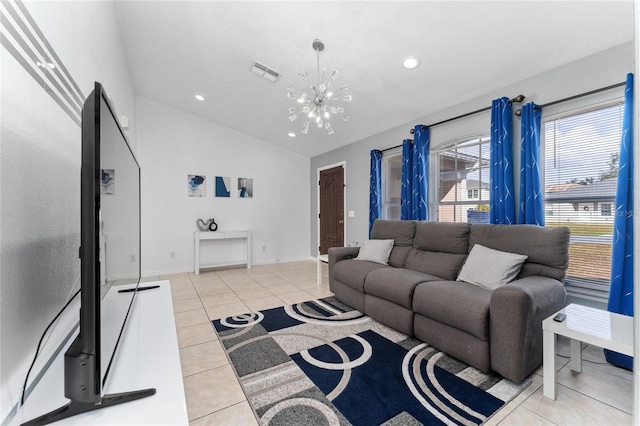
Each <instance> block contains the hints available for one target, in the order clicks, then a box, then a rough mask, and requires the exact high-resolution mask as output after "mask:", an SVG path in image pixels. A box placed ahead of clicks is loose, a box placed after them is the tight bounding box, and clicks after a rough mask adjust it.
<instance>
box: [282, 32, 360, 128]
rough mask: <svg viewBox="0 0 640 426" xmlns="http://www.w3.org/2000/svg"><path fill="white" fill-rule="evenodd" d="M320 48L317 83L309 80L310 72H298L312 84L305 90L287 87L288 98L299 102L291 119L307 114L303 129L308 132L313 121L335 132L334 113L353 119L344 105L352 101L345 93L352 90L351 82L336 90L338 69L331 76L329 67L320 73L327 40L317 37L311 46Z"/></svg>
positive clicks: (293, 109) (290, 112) (317, 52)
mask: <svg viewBox="0 0 640 426" xmlns="http://www.w3.org/2000/svg"><path fill="white" fill-rule="evenodd" d="M311 46H312V47H313V50H315V51H316V60H317V62H316V72H317V76H316V79H315V85H314V83H313V82H312V81H311V80H310V79H309V73H307V72H306V71H304V72H301V73H299V74H298V76H299V77H300V80H302V81H304V82H306V83H307V84H308V85H309V87H308V89H305V90H298V89H296V88H295V87H294V86H293V85H292V84H289V85H288V86H287V98H288V99H291V100H293V101H295V102H296V103H297V105H296V106H295V107H291V108H289V120H291V121H295V120H296V119H297V118H298V114H304V115H303V116H304V117H305V118H306V120H305V122H304V124H303V125H302V129H301V132H302V133H303V134H305V135H306V134H307V132H308V131H309V124H310V123H311V122H313V123H315V125H316V126H317V127H318V128H319V129H321V128H323V127H324V128H325V129H327V133H328V134H330V135H332V134H333V133H334V131H333V127H332V126H331V123H330V120H331V115H337V114H340V118H342V119H343V120H344V121H347V120H348V119H349V115H347V114H346V113H345V111H344V107H342V106H341V105H342V103H343V102H350V101H351V95H348V94H346V93H345V92H346V91H347V90H348V89H349V88H348V87H347V85H346V84H345V85H343V86H341V87H340V88H338V89H337V90H332V85H333V83H334V82H335V80H336V79H337V78H338V74H339V73H338V71H336V70H334V71H333V72H332V73H331V75H327V69H326V68H324V69H323V70H322V74H321V73H320V52H321V51H323V50H324V43H322V41H320V40H318V39H315V40H314V41H313V44H312V45H311Z"/></svg>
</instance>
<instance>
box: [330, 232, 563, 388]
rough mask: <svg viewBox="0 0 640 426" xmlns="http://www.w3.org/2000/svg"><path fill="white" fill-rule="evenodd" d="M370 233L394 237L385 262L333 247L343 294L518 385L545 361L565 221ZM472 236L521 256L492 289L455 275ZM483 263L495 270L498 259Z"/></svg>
mask: <svg viewBox="0 0 640 426" xmlns="http://www.w3.org/2000/svg"><path fill="white" fill-rule="evenodd" d="M371 239H372V240H393V246H392V247H393V248H392V249H391V253H390V255H389V257H388V265H385V264H383V263H377V262H371V261H366V260H357V259H355V258H356V257H357V255H358V252H359V250H360V248H359V247H335V248H330V249H329V281H330V288H331V291H332V292H333V293H334V294H335V296H336V297H337V298H338V299H339V300H341V301H342V302H344V303H346V304H347V305H349V306H351V307H353V308H355V309H357V310H359V311H361V312H363V313H365V314H366V315H368V316H370V317H372V318H374V319H376V320H378V321H380V322H382V323H383V324H386V325H388V326H390V327H392V328H395V329H397V330H399V331H401V332H403V333H406V334H408V335H410V336H415V337H417V338H419V339H420V340H422V341H424V342H426V343H428V344H430V345H432V346H434V347H435V348H437V349H439V350H441V351H443V352H445V353H447V354H449V355H451V356H453V357H455V358H457V359H459V360H461V361H463V362H465V363H467V364H469V365H471V366H473V367H475V368H477V369H479V370H481V371H483V372H485V373H487V372H489V370H493V371H495V372H497V373H499V374H501V375H502V376H504V377H506V378H508V379H510V380H512V381H514V382H516V383H520V382H522V381H523V380H524V379H525V378H526V377H527V376H528V375H529V374H530V373H531V372H532V371H533V370H535V369H536V368H537V367H538V366H539V365H540V364H541V363H542V320H543V319H544V318H546V317H548V316H549V315H551V314H552V313H554V312H555V311H557V310H559V309H561V308H562V307H563V306H564V302H565V297H566V292H565V289H564V286H563V280H564V276H565V271H566V269H567V266H568V262H569V253H568V250H569V229H568V228H566V227H553V228H542V227H538V226H533V225H469V224H465V223H438V222H414V221H395V220H376V222H375V223H374V225H373V228H372V231H371ZM389 244H391V242H389ZM476 244H478V245H480V246H484V247H488V248H490V249H494V250H499V251H501V252H508V253H518V254H521V255H526V256H527V258H526V260H525V261H524V263H523V264H522V266H521V268H519V269H518V271H516V273H517V276H515V279H514V280H513V281H511V282H509V283H508V284H506V285H502V286H499V287H497V288H495V289H491V288H485V287H481V286H479V285H476V284H470V283H468V282H464V281H456V279H457V277H458V274H459V273H460V270H461V268H463V265H464V264H465V261H466V260H467V257H468V255H469V253H470V251H471V249H472V248H473V247H474V245H476ZM478 249H481V247H478ZM469 263H471V262H469ZM486 263H487V264H486V268H489V269H488V271H489V272H491V268H493V267H494V265H493V263H494V262H493V261H489V262H486ZM496 263H497V261H496ZM467 272H468V270H467ZM471 281H472V280H471Z"/></svg>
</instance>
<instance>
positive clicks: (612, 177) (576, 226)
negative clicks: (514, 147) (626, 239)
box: [543, 103, 624, 290]
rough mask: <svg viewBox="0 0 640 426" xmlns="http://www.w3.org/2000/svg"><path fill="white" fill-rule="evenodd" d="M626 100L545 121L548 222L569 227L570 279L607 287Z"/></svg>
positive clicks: (590, 285) (568, 272)
mask: <svg viewBox="0 0 640 426" xmlns="http://www.w3.org/2000/svg"><path fill="white" fill-rule="evenodd" d="M623 110H624V105H622V104H620V103H618V104H615V105H607V106H604V107H600V108H598V109H594V110H590V111H586V112H580V113H576V114H573V115H569V116H563V117H559V118H551V119H547V120H544V121H543V129H544V130H543V137H544V141H543V145H544V170H543V173H544V188H545V221H546V225H547V226H568V227H569V228H570V229H571V242H570V246H569V269H568V270H567V282H570V283H571V284H573V285H577V286H583V287H586V288H592V289H601V290H608V286H609V278H610V277H609V275H610V268H611V242H612V233H613V215H614V214H615V197H616V186H617V175H618V156H619V150H620V138H621V131H622V115H623Z"/></svg>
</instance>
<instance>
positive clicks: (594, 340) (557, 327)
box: [542, 303, 633, 399]
mask: <svg viewBox="0 0 640 426" xmlns="http://www.w3.org/2000/svg"><path fill="white" fill-rule="evenodd" d="M559 312H564V313H565V314H566V315H567V317H566V318H565V320H564V321H562V322H557V321H554V320H553V317H554V316H555V314H553V315H552V316H550V317H549V318H547V319H545V320H544V321H542V333H543V334H542V336H543V355H542V357H543V359H542V366H543V367H542V369H543V371H542V376H543V386H544V388H543V394H544V396H546V397H547V398H551V399H556V395H557V387H558V384H557V380H556V375H557V371H556V370H557V369H556V341H557V336H565V337H568V338H570V339H571V361H570V362H569V368H571V370H572V371H575V372H576V373H580V372H582V342H584V343H588V344H591V345H595V346H599V347H601V348H605V349H610V350H612V351H615V352H619V353H621V354H624V355H629V356H633V317H630V316H627V315H620V314H616V313H613V312H607V311H603V310H601V309H595V308H589V307H587V306H582V305H576V304H573V303H572V304H570V305H569V306H567V307H566V308H564V309H562V310H560V311H559Z"/></svg>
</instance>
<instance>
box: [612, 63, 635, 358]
mask: <svg viewBox="0 0 640 426" xmlns="http://www.w3.org/2000/svg"><path fill="white" fill-rule="evenodd" d="M633 174H634V165H633V74H628V75H627V84H626V87H625V96H624V116H623V120H622V140H621V142H620V157H619V160H618V188H617V191H616V210H615V211H616V215H615V218H614V222H613V247H612V253H611V284H610V287H609V304H608V309H609V312H616V313H619V314H624V315H629V316H633V207H634V206H633ZM605 357H606V359H607V361H608V362H610V363H612V364H614V365H617V366H619V367H623V368H626V369H629V370H631V369H633V358H632V357H630V356H627V355H623V354H620V353H617V352H613V351H610V350H605Z"/></svg>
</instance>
